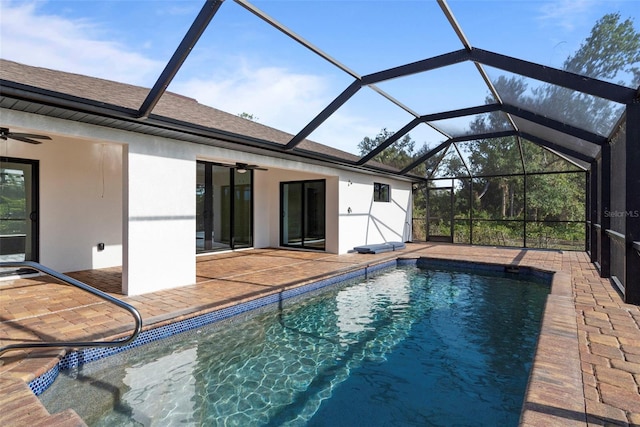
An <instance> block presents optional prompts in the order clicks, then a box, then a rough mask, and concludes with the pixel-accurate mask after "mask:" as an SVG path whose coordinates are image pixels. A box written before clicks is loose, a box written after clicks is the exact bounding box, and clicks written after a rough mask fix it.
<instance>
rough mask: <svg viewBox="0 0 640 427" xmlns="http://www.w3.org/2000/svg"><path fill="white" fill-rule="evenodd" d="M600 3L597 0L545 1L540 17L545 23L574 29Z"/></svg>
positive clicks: (568, 29) (570, 29) (540, 9)
mask: <svg viewBox="0 0 640 427" xmlns="http://www.w3.org/2000/svg"><path fill="white" fill-rule="evenodd" d="M597 4H598V1H596V0H554V1H551V2H544V3H543V4H542V5H541V6H540V8H539V11H540V16H539V17H538V19H539V20H540V21H541V22H542V23H543V24H545V25H553V26H559V27H560V28H562V29H563V30H566V31H573V30H574V29H575V28H577V27H579V26H580V25H582V24H583V23H584V22H583V21H585V19H586V17H587V16H588V15H589V14H588V13H587V12H589V11H590V10H591V9H592V8H593V7H594V6H596V5H597Z"/></svg>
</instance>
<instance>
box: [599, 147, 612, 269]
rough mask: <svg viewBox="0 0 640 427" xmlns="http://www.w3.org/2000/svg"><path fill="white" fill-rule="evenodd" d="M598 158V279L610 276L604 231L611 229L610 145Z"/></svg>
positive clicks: (609, 259) (608, 248)
mask: <svg viewBox="0 0 640 427" xmlns="http://www.w3.org/2000/svg"><path fill="white" fill-rule="evenodd" d="M601 153H602V155H601V156H600V161H599V162H598V163H599V165H598V166H599V170H598V178H599V185H598V190H599V193H600V194H599V195H598V196H599V197H598V201H599V203H598V218H600V229H599V230H598V234H599V240H600V247H599V248H598V264H599V266H600V277H610V276H611V237H609V235H608V234H607V233H606V230H609V229H610V228H611V217H610V216H609V214H608V212H609V211H610V209H611V145H609V144H607V145H605V146H603V147H602V150H601Z"/></svg>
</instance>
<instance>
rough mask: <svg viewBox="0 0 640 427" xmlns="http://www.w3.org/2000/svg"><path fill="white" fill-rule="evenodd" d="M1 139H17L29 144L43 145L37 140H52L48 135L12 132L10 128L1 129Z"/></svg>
mask: <svg viewBox="0 0 640 427" xmlns="http://www.w3.org/2000/svg"><path fill="white" fill-rule="evenodd" d="M0 139H3V140H5V141H6V140H7V139H15V140H16V141H22V142H28V143H29V144H42V141H36V140H37V139H51V137H48V136H47V135H38V134H34V133H20V132H10V131H9V128H0Z"/></svg>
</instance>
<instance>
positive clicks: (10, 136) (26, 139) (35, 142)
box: [9, 135, 51, 144]
mask: <svg viewBox="0 0 640 427" xmlns="http://www.w3.org/2000/svg"><path fill="white" fill-rule="evenodd" d="M9 138H11V139H15V140H17V141H22V142H28V143H29V144H42V141H36V140H35V139H31V138H26V137H24V136H20V135H9ZM44 139H51V138H48V137H47V138H44Z"/></svg>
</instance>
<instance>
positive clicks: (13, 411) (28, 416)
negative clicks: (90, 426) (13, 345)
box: [0, 377, 86, 427]
mask: <svg viewBox="0 0 640 427" xmlns="http://www.w3.org/2000/svg"><path fill="white" fill-rule="evenodd" d="M0 392H1V393H2V394H3V395H4V396H5V398H4V399H6V400H5V403H3V405H2V412H0V425H1V426H3V427H12V426H16V427H17V426H25V425H28V426H31V427H39V426H43V427H44V426H46V427H62V426H64V427H73V426H78V427H79V426H84V427H86V424H85V422H84V421H82V418H80V416H79V415H78V414H76V413H75V412H74V411H73V410H71V409H67V410H65V411H62V412H59V413H57V414H53V415H51V414H49V412H48V411H47V409H46V408H45V407H44V406H43V405H42V403H41V402H40V400H39V399H38V398H37V397H36V395H35V394H33V392H32V391H31V389H30V388H29V386H28V385H27V384H26V383H25V382H24V381H22V380H21V379H17V378H11V377H0Z"/></svg>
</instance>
